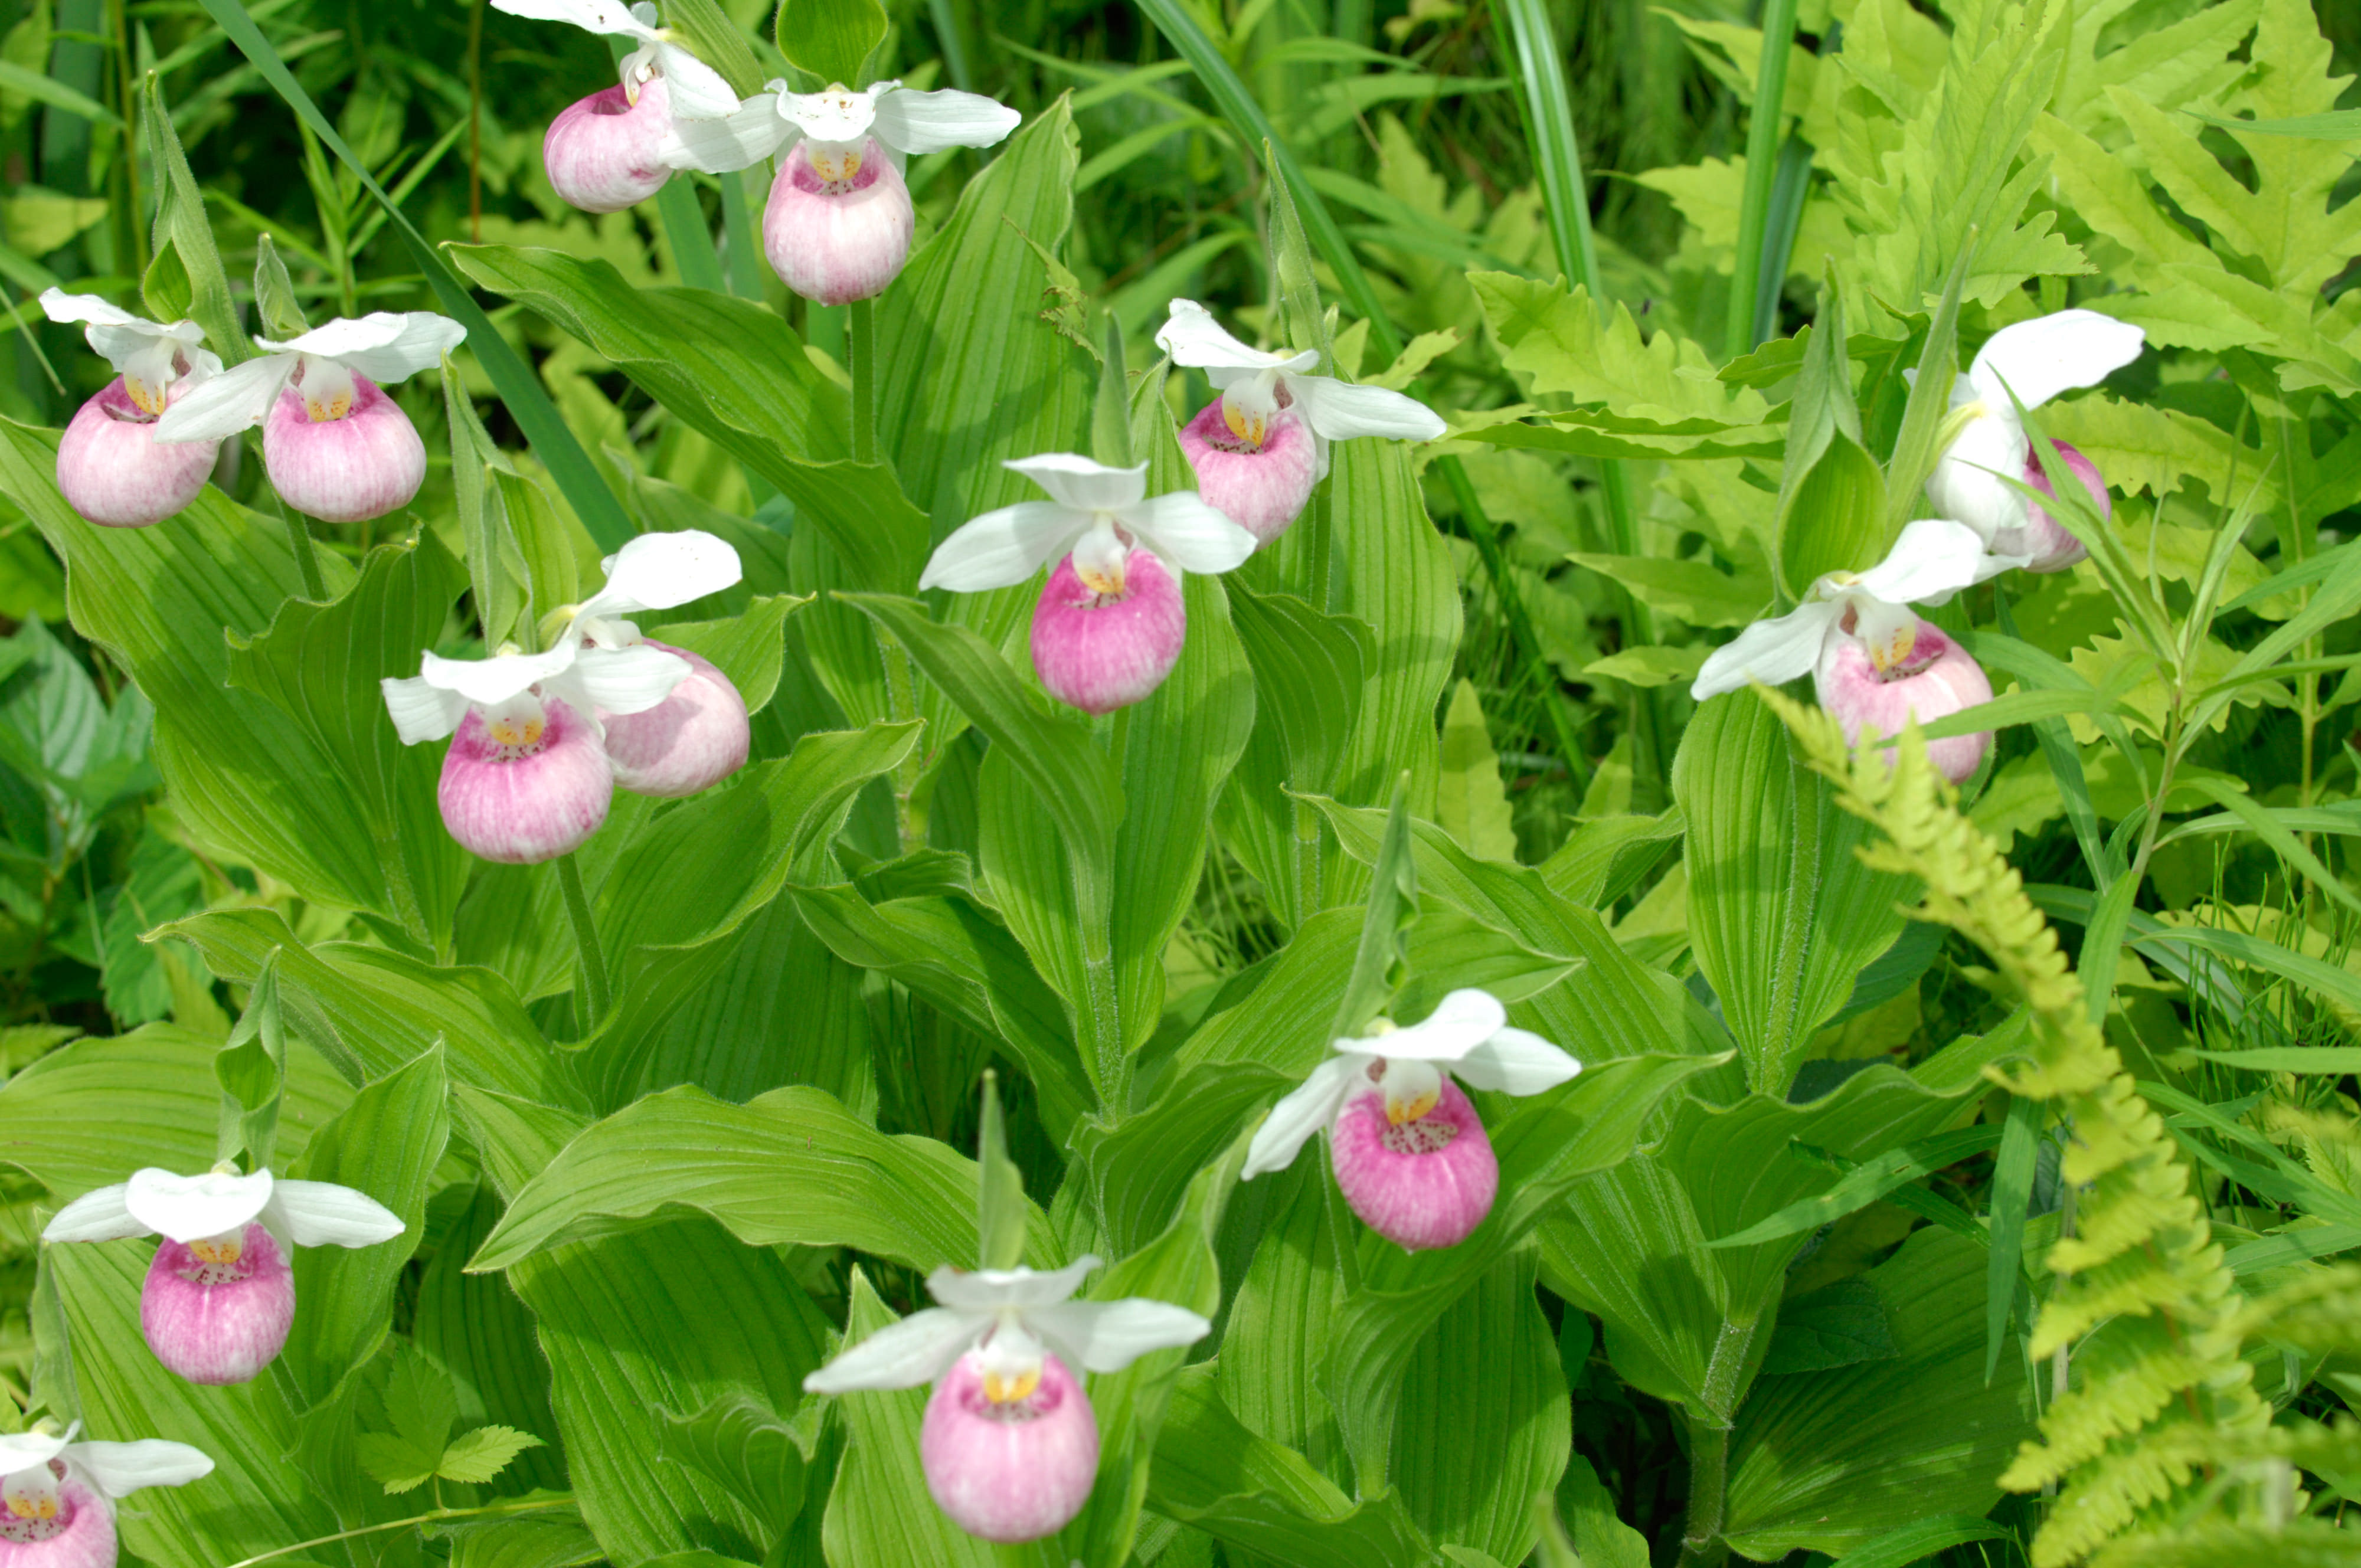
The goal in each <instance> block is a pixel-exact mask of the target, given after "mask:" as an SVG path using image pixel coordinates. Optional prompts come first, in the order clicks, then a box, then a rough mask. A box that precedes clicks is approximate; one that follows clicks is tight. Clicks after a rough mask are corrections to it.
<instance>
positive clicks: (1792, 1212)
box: [1706, 1127, 2000, 1248]
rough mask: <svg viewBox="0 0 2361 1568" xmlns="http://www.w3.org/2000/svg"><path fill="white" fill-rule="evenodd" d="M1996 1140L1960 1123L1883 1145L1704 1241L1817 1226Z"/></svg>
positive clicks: (1989, 1131) (1733, 1241)
mask: <svg viewBox="0 0 2361 1568" xmlns="http://www.w3.org/2000/svg"><path fill="white" fill-rule="evenodd" d="M1998 1146H2000V1133H1999V1131H1998V1130H1997V1129H1995V1128H1992V1127H1960V1128H1956V1129H1954V1130H1952V1131H1950V1132H1948V1133H1938V1134H1937V1135H1935V1136H1933V1137H1931V1138H1923V1139H1920V1140H1919V1141H1918V1142H1916V1143H1911V1144H1905V1145H1904V1146H1902V1147H1900V1148H1896V1149H1888V1150H1886V1151H1885V1152H1884V1153H1883V1154H1881V1155H1878V1156H1877V1157H1874V1158H1872V1159H1865V1160H1863V1161H1861V1163H1860V1164H1859V1165H1857V1166H1855V1167H1854V1168H1852V1169H1850V1170H1849V1171H1847V1172H1845V1173H1844V1175H1843V1176H1841V1177H1839V1179H1838V1180H1837V1184H1836V1185H1835V1186H1834V1187H1831V1188H1829V1189H1828V1190H1827V1191H1826V1192H1821V1193H1816V1194H1815V1195H1813V1196H1812V1197H1809V1198H1806V1199H1804V1200H1802V1201H1799V1202H1795V1203H1790V1204H1789V1205H1788V1206H1787V1207H1785V1208H1784V1209H1782V1210H1780V1211H1779V1212H1776V1213H1774V1214H1769V1215H1765V1216H1764V1217H1763V1218H1762V1219H1760V1220H1757V1221H1756V1222H1754V1223H1752V1224H1751V1225H1749V1226H1747V1227H1746V1228H1745V1229H1744V1230H1742V1231H1739V1232H1737V1233H1735V1234H1731V1235H1727V1236H1717V1237H1715V1238H1714V1239H1713V1240H1712V1241H1710V1242H1708V1243H1707V1244H1706V1245H1708V1246H1710V1247H1717V1248H1719V1247H1732V1246H1755V1245H1760V1244H1762V1243H1763V1242H1769V1241H1777V1240H1779V1239H1780V1238H1782V1237H1784V1236H1795V1235H1802V1234H1805V1233H1806V1232H1807V1231H1817V1230H1818V1229H1819V1228H1820V1227H1821V1226H1822V1225H1830V1224H1834V1223H1836V1222H1837V1221H1839V1220H1841V1219H1843V1218H1844V1217H1845V1216H1846V1215H1847V1214H1850V1213H1852V1212H1855V1211H1857V1210H1861V1209H1866V1208H1867V1207H1869V1206H1870V1205H1871V1204H1872V1203H1874V1202H1876V1201H1878V1200H1879V1199H1880V1198H1883V1197H1884V1196H1885V1195H1886V1194H1887V1193H1889V1192H1891V1191H1893V1190H1894V1189H1895V1188H1897V1187H1900V1186H1902V1185H1903V1184H1904V1183H1905V1182H1910V1181H1916V1180H1917V1179H1918V1178H1920V1177H1922V1176H1925V1175H1927V1173H1928V1172H1930V1171H1936V1170H1940V1169H1942V1168H1944V1167H1945V1166H1947V1165H1952V1164H1956V1163H1957V1162H1958V1161H1960V1160H1962V1159H1965V1158H1967V1157H1969V1156H1970V1155H1976V1154H1986V1153H1989V1152H1991V1151H1992V1150H1993V1149H1994V1148H1997V1147H1998Z"/></svg>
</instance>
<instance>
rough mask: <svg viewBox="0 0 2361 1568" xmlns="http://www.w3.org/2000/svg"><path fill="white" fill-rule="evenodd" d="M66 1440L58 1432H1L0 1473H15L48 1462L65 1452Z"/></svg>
mask: <svg viewBox="0 0 2361 1568" xmlns="http://www.w3.org/2000/svg"><path fill="white" fill-rule="evenodd" d="M65 1448H66V1440H65V1438H64V1437H62V1436H60V1434H58V1433H56V1432H49V1431H12V1432H0V1475H16V1473H17V1472H18V1471H20V1470H30V1469H31V1468H33V1466H35V1465H37V1464H48V1463H49V1461H50V1460H52V1459H55V1458H56V1457H57V1456H58V1455H59V1454H60V1453H64V1452H65Z"/></svg>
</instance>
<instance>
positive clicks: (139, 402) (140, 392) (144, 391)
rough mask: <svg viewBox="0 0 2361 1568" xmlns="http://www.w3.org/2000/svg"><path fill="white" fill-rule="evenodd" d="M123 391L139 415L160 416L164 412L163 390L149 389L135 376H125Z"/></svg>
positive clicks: (159, 388)
mask: <svg viewBox="0 0 2361 1568" xmlns="http://www.w3.org/2000/svg"><path fill="white" fill-rule="evenodd" d="M123 389H124V391H125V392H126V393H127V394H129V396H130V398H131V402H132V406H133V407H135V408H137V410H138V411H140V412H141V413H143V414H161V413H162V412H163V411H164V389H163V388H161V387H151V386H149V385H148V383H147V382H145V381H143V380H141V379H140V378H138V377H137V376H126V377H125V378H123Z"/></svg>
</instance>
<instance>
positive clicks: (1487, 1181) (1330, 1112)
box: [1238, 991, 1582, 1252]
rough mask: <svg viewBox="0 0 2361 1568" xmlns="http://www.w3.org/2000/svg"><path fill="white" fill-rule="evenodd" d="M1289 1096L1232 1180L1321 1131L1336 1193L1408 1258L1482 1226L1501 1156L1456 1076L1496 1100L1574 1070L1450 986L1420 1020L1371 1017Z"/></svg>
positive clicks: (1483, 996)
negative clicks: (1326, 1135)
mask: <svg viewBox="0 0 2361 1568" xmlns="http://www.w3.org/2000/svg"><path fill="white" fill-rule="evenodd" d="M1334 1044H1335V1051H1336V1054H1335V1055H1334V1056H1333V1057H1331V1058H1328V1059H1327V1060H1326V1061H1324V1062H1322V1063H1321V1064H1320V1065H1319V1066H1318V1067H1316V1068H1314V1069H1312V1076H1311V1077H1309V1078H1307V1079H1305V1080H1303V1082H1302V1084H1301V1086H1300V1087H1298V1088H1297V1089H1296V1090H1295V1091H1294V1092H1292V1093H1290V1095H1288V1096H1287V1098H1285V1099H1284V1100H1281V1101H1280V1102H1279V1103H1278V1104H1276V1105H1274V1106H1272V1107H1271V1110H1270V1114H1269V1115H1268V1116H1267V1117H1265V1118H1264V1119H1263V1124H1262V1125H1261V1126H1260V1127H1258V1128H1257V1129H1256V1131H1255V1135H1254V1141H1253V1143H1252V1144H1250V1145H1248V1146H1247V1148H1246V1165H1245V1167H1244V1168H1243V1169H1241V1170H1240V1171H1239V1173H1238V1175H1239V1179H1240V1180H1248V1179H1252V1178H1254V1177H1257V1176H1260V1175H1263V1174H1264V1173H1266V1172H1268V1171H1274V1170H1284V1169H1286V1168H1288V1166H1289V1165H1290V1164H1292V1163H1293V1162H1294V1159H1295V1157H1296V1154H1297V1152H1298V1151H1300V1150H1301V1148H1302V1147H1303V1146H1304V1145H1305V1144H1307V1143H1309V1142H1310V1141H1311V1140H1312V1137H1313V1135H1316V1134H1317V1133H1319V1132H1320V1130H1321V1129H1322V1128H1323V1127H1324V1128H1327V1129H1329V1131H1330V1134H1331V1137H1330V1142H1329V1158H1330V1160H1331V1161H1332V1163H1333V1164H1334V1167H1335V1171H1336V1186H1337V1188H1338V1189H1339V1190H1341V1191H1343V1193H1344V1194H1345V1201H1346V1202H1348V1203H1350V1204H1351V1205H1352V1206H1353V1212H1355V1213H1356V1214H1358V1215H1360V1216H1361V1220H1362V1223H1365V1224H1367V1226H1368V1227H1369V1228H1370V1229H1371V1230H1373V1231H1375V1232H1377V1233H1378V1234H1379V1235H1381V1236H1383V1237H1385V1238H1386V1239H1387V1240H1388V1241H1391V1242H1395V1243H1398V1244H1400V1245H1401V1246H1403V1247H1405V1248H1408V1249H1409V1250H1411V1251H1412V1252H1422V1251H1426V1250H1429V1249H1432V1248H1435V1247H1446V1246H1455V1245H1457V1244H1459V1243H1460V1242H1463V1241H1465V1240H1466V1239H1467V1236H1468V1234H1469V1233H1470V1232H1472V1231H1474V1230H1475V1229H1476V1227H1477V1225H1480V1224H1482V1223H1484V1216H1485V1215H1487V1214H1488V1213H1490V1212H1492V1200H1493V1198H1494V1197H1495V1196H1496V1195H1497V1194H1498V1192H1499V1186H1500V1165H1499V1160H1498V1159H1497V1158H1496V1157H1494V1155H1493V1153H1492V1142H1491V1139H1490V1138H1488V1137H1487V1136H1486V1135H1485V1133H1484V1123H1483V1120H1482V1118H1480V1117H1479V1116H1477V1113H1476V1107H1475V1106H1474V1105H1473V1104H1472V1103H1470V1102H1469V1101H1468V1099H1467V1096H1466V1093H1464V1092H1463V1091H1461V1089H1460V1087H1459V1084H1458V1083H1457V1082H1455V1081H1453V1080H1455V1079H1457V1080H1461V1081H1464V1082H1466V1083H1467V1084H1469V1085H1471V1086H1472V1087H1474V1088H1477V1089H1485V1090H1491V1091H1497V1092H1499V1093H1504V1094H1518V1095H1524V1094H1539V1093H1541V1092H1543V1091H1544V1090H1550V1089H1554V1088H1556V1087H1557V1086H1558V1085H1559V1084H1561V1083H1564V1082H1565V1081H1566V1080H1568V1079H1570V1078H1572V1077H1573V1076H1574V1075H1575V1074H1576V1073H1578V1072H1580V1071H1581V1070H1582V1064H1581V1063H1580V1062H1578V1061H1576V1059H1575V1058H1572V1057H1571V1056H1568V1055H1567V1054H1566V1053H1565V1052H1564V1051H1562V1050H1560V1049H1559V1048H1558V1047H1555V1046H1554V1045H1552V1044H1550V1043H1549V1042H1548V1041H1547V1040H1544V1039H1543V1038H1542V1037H1541V1036H1539V1035H1535V1034H1532V1033H1529V1032H1527V1031H1526V1030H1523V1029H1517V1028H1511V1027H1510V1025H1509V1013H1508V1009H1506V1008H1505V1007H1503V1006H1501V1005H1500V1003H1499V999H1498V998H1496V997H1494V996H1493V995H1492V994H1491V993H1490V992H1483V991H1455V992H1451V993H1450V994H1449V995H1447V996H1445V997H1444V999H1443V1000H1442V1002H1441V1003H1438V1004H1437V1005H1436V1007H1435V1009H1434V1011H1433V1013H1431V1014H1428V1015H1427V1017H1426V1019H1425V1021H1424V1022H1422V1023H1418V1024H1412V1025H1408V1026H1407V1027H1404V1026H1400V1025H1396V1024H1394V1023H1393V1022H1392V1021H1391V1020H1390V1019H1386V1018H1380V1019H1378V1021H1377V1022H1376V1023H1375V1024H1374V1025H1372V1026H1371V1031H1370V1033H1369V1034H1368V1035H1367V1036H1363V1037H1360V1038H1356V1039H1342V1040H1338V1041H1336V1042H1335V1043H1334Z"/></svg>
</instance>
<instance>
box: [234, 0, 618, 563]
mask: <svg viewBox="0 0 2361 1568" xmlns="http://www.w3.org/2000/svg"><path fill="white" fill-rule="evenodd" d="M204 7H205V12H206V14H207V15H208V16H212V17H213V19H214V21H215V22H218V23H219V24H221V29H222V31H224V32H225V33H227V34H228V35H229V38H230V41H231V42H232V43H234V44H236V45H237V47H238V49H240V50H241V51H242V52H243V53H244V54H245V55H246V58H247V60H251V61H253V62H254V68H255V69H256V70H257V71H260V72H261V73H262V79H263V80H264V81H266V82H269V83H270V85H271V87H272V88H273V89H275V90H276V91H277V92H278V93H279V95H280V97H281V98H284V99H285V100H286V101H287V104H288V106H289V107H290V108H291V109H293V110H294V111H295V113H296V115H298V116H299V117H301V118H302V121H303V123H304V124H305V125H306V126H310V127H311V129H312V131H313V134H314V135H316V136H318V137H319V138H320V140H321V141H322V142H324V143H325V144H326V146H327V148H328V149H329V150H330V151H332V152H334V153H335V155H336V156H337V157H338V158H340V159H344V162H345V166H346V168H347V169H350V170H352V171H353V173H354V175H355V176H356V177H357V178H358V180H359V181H360V183H361V188H362V189H363V190H365V191H367V192H368V193H369V194H370V195H371V196H373V197H375V198H376V199H377V201H378V203H379V204H380V205H381V206H383V207H384V208H385V210H386V212H387V213H388V214H390V221H391V223H392V224H393V227H394V231H395V232H396V233H397V234H399V235H401V242H402V244H403V245H405V246H407V247H409V248H410V253H411V255H412V257H413V258H416V260H417V262H418V267H419V270H420V271H422V272H423V273H425V274H426V281H427V283H428V284H429V285H430V286H431V287H432V288H433V289H434V298H435V300H436V302H438V303H439V304H441V305H442V307H443V309H444V311H445V313H447V314H448V315H450V316H451V317H452V319H453V320H455V321H456V322H458V323H460V324H461V325H462V326H465V327H466V328H467V346H468V347H470V348H472V349H474V350H475V351H476V360H477V363H478V364H480V365H481V366H483V367H484V372H485V374H486V375H488V376H489V377H490V378H492V386H493V388H494V389H495V390H497V391H498V392H499V393H500V401H502V402H503V403H505V404H507V405H508V411H509V413H510V416H511V418H513V419H514V420H515V421H516V422H517V428H518V429H520V430H522V431H523V432H524V437H525V440H526V441H528V442H530V443H531V444H533V452H534V453H535V454H536V455H538V456H539V457H540V458H541V461H542V464H543V466H545V467H547V468H548V470H549V472H550V477H552V478H555V480H556V481H557V485H558V488H560V489H561V490H563V491H565V492H566V500H567V501H568V502H570V503H571V504H572V506H573V508H574V511H575V515H576V516H577V517H579V518H580V519H581V520H582V526H583V527H584V528H585V529H587V530H588V531H589V534H590V537H591V538H592V539H594V540H596V541H598V543H599V545H600V546H602V547H603V548H606V549H609V550H613V549H620V547H621V546H622V544H623V543H624V542H625V541H627V540H629V539H630V538H631V535H632V534H633V533H635V532H638V531H637V530H636V529H634V528H633V527H632V526H631V518H630V517H629V516H628V515H627V514H626V513H625V512H624V510H623V503H622V502H621V501H620V500H618V499H615V493H614V492H613V491H612V490H610V489H609V488H607V485H606V481H605V480H603V479H601V478H599V477H598V469H597V468H595V467H593V466H591V463H590V455H589V454H588V452H585V451H584V450H583V449H582V444H581V443H580V442H579V441H577V440H576V439H575V438H574V433H573V432H572V431H571V430H568V429H567V428H566V421H565V420H564V419H562V418H561V417H559V415H558V412H557V406H556V405H555V403H553V402H551V401H550V400H549V394H548V393H547V392H545V391H544V390H543V389H542V385H541V382H540V380H539V379H538V378H536V377H535V376H534V375H533V367H531V366H529V365H527V364H526V363H525V362H524V361H523V359H522V358H520V357H519V356H518V355H517V352H516V350H515V349H513V348H511V347H510V346H509V345H508V340H507V339H506V338H503V337H502V336H500V330H499V329H498V328H497V327H495V326H493V325H492V322H491V318H490V317H489V316H487V315H486V314H484V310H483V307H482V306H480V305H478V304H477V303H476V301H475V297H474V296H473V295H471V294H469V293H468V292H467V288H466V287H465V286H464V285H463V284H462V283H461V282H460V281H459V280H458V278H457V277H456V276H455V275H454V274H453V273H452V271H451V269H450V266H449V264H448V263H446V262H445V260H444V259H443V258H442V255H441V254H440V253H439V252H438V251H436V249H435V248H434V246H433V244H431V243H430V242H429V241H428V240H427V238H426V236H424V235H423V234H420V233H419V232H418V229H417V227H416V225H412V223H411V221H410V220H409V218H407V217H405V216H404V215H403V214H402V212H401V208H400V207H398V206H396V205H395V204H394V201H393V198H392V197H390V196H389V195H387V194H386V192H385V187H383V186H382V185H379V183H378V182H377V180H376V177H375V176H373V175H371V174H370V173H369V171H368V167H367V166H366V165H365V164H363V163H362V162H361V160H360V159H358V158H357V157H356V156H355V155H354V153H353V149H352V148H350V147H348V146H346V143H345V138H344V137H341V136H339V135H337V134H336V127H335V126H333V125H331V124H329V122H328V116H327V115H324V114H322V113H321V112H320V106H319V105H318V104H314V103H313V102H312V95H311V94H310V93H306V92H304V91H303V87H302V83H301V82H297V81H296V80H295V78H294V76H293V75H292V74H291V72H290V71H288V69H287V62H286V61H284V60H280V58H279V51H278V50H277V49H273V48H271V47H270V40H269V38H264V37H263V36H262V29H261V28H259V27H256V26H255V25H254V19H253V18H252V17H251V16H247V14H246V12H245V10H244V9H243V8H242V7H241V6H240V5H238V4H237V0H204Z"/></svg>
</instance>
